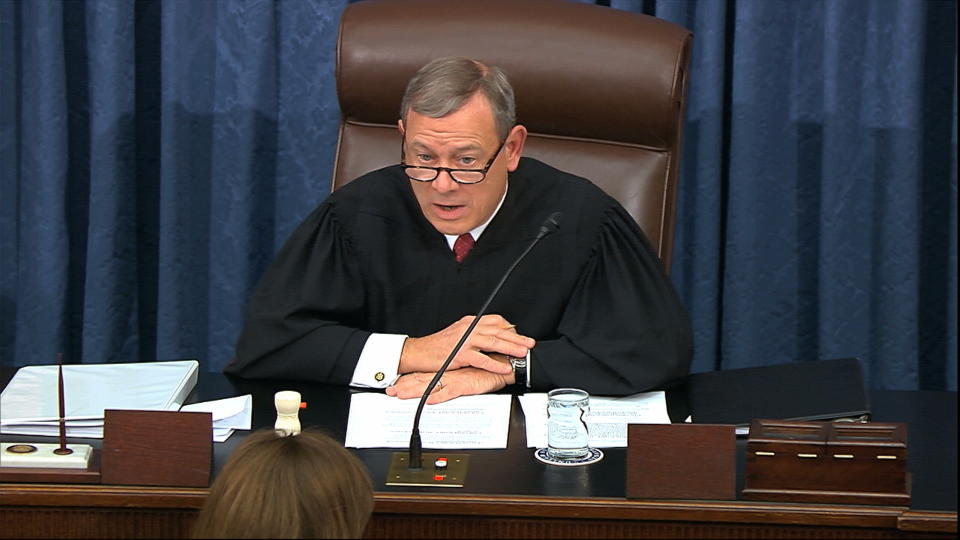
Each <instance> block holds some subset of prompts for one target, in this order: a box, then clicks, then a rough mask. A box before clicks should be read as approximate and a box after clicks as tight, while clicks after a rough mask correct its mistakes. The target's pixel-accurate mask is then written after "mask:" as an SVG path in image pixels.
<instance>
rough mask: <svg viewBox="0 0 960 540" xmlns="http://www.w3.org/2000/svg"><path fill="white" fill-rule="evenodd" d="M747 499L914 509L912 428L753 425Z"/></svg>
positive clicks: (765, 422)
mask: <svg viewBox="0 0 960 540" xmlns="http://www.w3.org/2000/svg"><path fill="white" fill-rule="evenodd" d="M743 498H744V499H753V500H765V501H785V502H812V503H840V504H876V505H895V506H909V505H910V474H909V473H908V472H907V427H906V424H901V423H867V424H853V423H839V422H832V423H831V422H790V421H779V420H753V422H752V423H751V424H750V435H749V438H748V440H747V463H746V478H745V482H744V488H743Z"/></svg>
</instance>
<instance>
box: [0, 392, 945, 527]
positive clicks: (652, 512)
mask: <svg viewBox="0 0 960 540" xmlns="http://www.w3.org/2000/svg"><path fill="white" fill-rule="evenodd" d="M7 377H9V374H8V375H7ZM3 380H4V382H5V380H6V378H5V379H3ZM279 389H296V390H299V391H301V393H302V394H303V395H304V399H305V401H307V402H308V404H309V405H308V407H307V409H306V410H304V411H303V412H302V413H301V421H302V422H303V424H304V425H305V426H319V427H322V428H324V429H326V430H327V431H328V432H330V433H331V434H333V435H334V436H339V437H340V438H341V440H342V438H343V436H344V434H345V432H346V419H347V418H346V411H347V407H348V405H349V396H350V393H349V391H347V390H346V389H343V388H335V387H327V386H322V385H310V384H304V383H283V382H250V381H239V380H231V379H229V378H227V377H223V376H220V375H218V374H209V375H208V374H204V375H203V376H202V377H201V383H200V385H199V386H198V389H197V393H196V394H197V395H196V396H195V398H194V399H195V400H198V401H206V400H210V399H218V398H221V397H226V396H231V395H239V394H246V393H253V394H254V416H253V423H254V426H269V425H272V423H273V420H274V418H275V416H276V413H275V411H273V408H272V407H273V402H272V395H273V392H275V391H276V390H279ZM871 399H872V400H873V403H872V405H873V411H874V419H875V420H877V421H905V422H907V423H908V428H909V431H910V433H909V445H910V446H909V452H910V453H909V468H910V470H911V472H912V474H913V479H914V489H913V508H909V509H908V508H902V507H876V506H843V505H818V504H789V503H765V502H754V501H744V500H736V501H705V500H702V501H698V500H684V501H672V500H627V499H625V498H624V497H623V493H624V477H625V474H624V457H625V450H624V449H607V450H606V457H605V458H604V460H603V461H601V462H599V463H596V464H594V465H590V466H588V467H578V468H565V467H555V466H547V465H544V464H542V463H540V462H538V461H537V460H536V459H534V458H533V454H532V449H530V448H527V447H526V446H525V442H524V439H525V437H524V426H523V418H522V414H520V413H519V407H518V406H515V407H514V414H513V417H512V420H511V427H510V440H509V444H508V448H507V449H506V450H477V451H472V452H470V455H471V466H470V472H469V474H468V477H467V484H466V486H465V487H464V488H463V489H457V490H454V489H453V488H394V487H388V486H385V485H384V484H383V481H384V480H383V479H384V477H385V471H386V468H387V463H388V461H389V458H390V455H391V453H392V451H391V450H382V449H363V450H357V451H356V453H357V455H358V456H360V458H361V459H362V460H363V461H364V463H365V464H366V465H367V467H368V468H369V469H370V471H371V476H372V478H373V481H374V486H375V489H376V490H377V493H376V505H375V509H374V516H373V519H372V520H371V523H370V526H369V527H368V530H367V536H369V537H371V538H385V537H390V538H414V537H419V538H430V537H442V538H468V537H511V538H534V537H567V538H572V537H581V538H602V537H659V538H664V537H684V538H692V537H700V538H709V537H731V536H736V537H764V538H791V537H806V538H809V537H834V538H835V537H858V538H862V537H874V538H888V537H903V536H911V537H915V536H931V537H936V536H942V537H955V536H956V531H957V510H956V508H957V503H956V487H957V483H956V450H957V445H956V441H957V438H956V425H957V424H956V410H957V402H956V393H948V392H874V393H872V394H871ZM244 436H245V433H243V432H240V433H237V434H234V435H233V436H232V437H231V438H230V440H228V441H227V442H225V443H220V444H217V445H215V446H216V450H215V454H216V456H215V463H216V465H215V466H216V467H219V466H221V465H222V464H223V462H224V460H225V459H226V457H227V456H228V455H229V454H230V452H232V451H233V449H234V448H235V447H236V445H237V444H239V442H240V441H242V439H243V437H244ZM85 442H90V441H89V440H86V441H85ZM95 442H96V443H99V441H95ZM743 447H744V441H742V440H741V441H738V453H739V458H738V464H737V467H738V477H739V478H740V480H739V482H740V483H741V484H740V485H739V486H738V492H739V488H740V487H742V477H743V460H744V457H743ZM206 493H207V490H206V489H186V488H154V487H129V486H104V485H87V486H84V485H74V486H67V485H40V484H0V524H2V526H0V536H2V537H64V538H66V537H103V538H115V537H126V538H135V537H141V538H143V537H151V538H175V537H185V536H188V535H189V531H190V527H191V525H192V523H193V520H194V519H195V516H196V512H197V510H198V509H199V508H200V507H201V505H202V504H203V501H204V498H205V496H206Z"/></svg>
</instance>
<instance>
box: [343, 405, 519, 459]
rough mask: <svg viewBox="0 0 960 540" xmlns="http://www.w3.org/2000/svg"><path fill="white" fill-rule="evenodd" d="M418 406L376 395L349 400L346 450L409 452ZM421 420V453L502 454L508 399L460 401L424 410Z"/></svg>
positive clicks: (506, 429) (508, 416) (508, 411)
mask: <svg viewBox="0 0 960 540" xmlns="http://www.w3.org/2000/svg"><path fill="white" fill-rule="evenodd" d="M419 402H420V400H418V399H399V398H396V397H390V396H387V395H384V394H380V393H376V392H360V393H357V394H353V395H352V396H351V397H350V418H349V420H348V422H347V437H346V441H345V443H344V444H345V446H349V447H351V448H406V447H408V446H409V444H410V432H411V430H412V429H413V417H414V415H415V414H416V411H417V405H418V404H419ZM420 420H421V422H420V433H421V438H422V440H423V447H424V448H444V449H451V448H471V449H479V448H506V447H507V432H508V431H509V428H510V395H509V394H486V395H480V396H462V397H458V398H456V399H453V400H450V401H446V402H444V403H437V404H436V405H427V406H426V407H424V409H423V415H422V416H421V417H420Z"/></svg>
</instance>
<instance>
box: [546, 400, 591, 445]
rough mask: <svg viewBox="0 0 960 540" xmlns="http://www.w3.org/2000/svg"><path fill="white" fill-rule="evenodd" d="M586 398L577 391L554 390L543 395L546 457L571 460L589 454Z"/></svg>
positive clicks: (588, 412)
mask: <svg viewBox="0 0 960 540" xmlns="http://www.w3.org/2000/svg"><path fill="white" fill-rule="evenodd" d="M589 414H590V394H588V393H587V392H585V391H583V390H580V389H577V388H557V389H556V390H551V391H550V392H548V393H547V455H549V456H550V457H551V458H553V459H558V460H575V459H581V458H584V457H586V456H587V454H588V453H589V452H590V431H589V429H588V428H587V416H588V415H589Z"/></svg>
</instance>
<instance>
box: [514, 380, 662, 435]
mask: <svg viewBox="0 0 960 540" xmlns="http://www.w3.org/2000/svg"><path fill="white" fill-rule="evenodd" d="M519 398H520V406H521V407H522V408H523V416H524V418H525V421H526V424H527V446H529V447H531V448H544V447H546V446H547V395H546V394H539V393H536V394H524V395H522V396H519ZM669 423H670V415H669V413H668V412H667V395H666V394H665V393H664V392H662V391H657V392H643V393H640V394H634V395H632V396H625V397H601V396H590V415H589V416H588V417H587V426H588V427H589V428H590V446H592V447H594V448H617V447H622V448H625V447H626V446H627V424H669Z"/></svg>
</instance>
